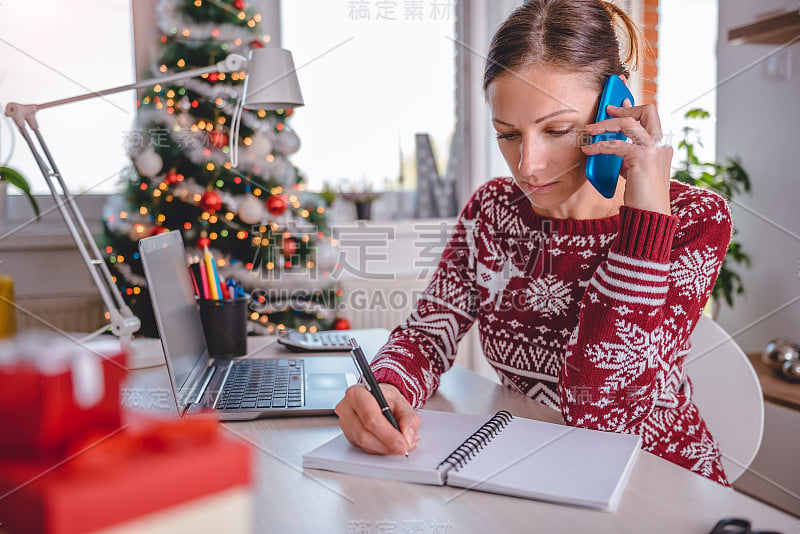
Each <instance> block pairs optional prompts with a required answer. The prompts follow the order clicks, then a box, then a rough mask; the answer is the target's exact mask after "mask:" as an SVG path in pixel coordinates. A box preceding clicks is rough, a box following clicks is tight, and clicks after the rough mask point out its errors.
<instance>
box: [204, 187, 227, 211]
mask: <svg viewBox="0 0 800 534" xmlns="http://www.w3.org/2000/svg"><path fill="white" fill-rule="evenodd" d="M200 207H201V208H203V211H211V212H214V211H219V210H221V209H222V196H221V195H220V194H219V193H217V192H216V191H213V190H211V191H206V192H205V193H203V196H202V197H200Z"/></svg>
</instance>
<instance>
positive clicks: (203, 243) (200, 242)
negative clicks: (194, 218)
mask: <svg viewBox="0 0 800 534" xmlns="http://www.w3.org/2000/svg"><path fill="white" fill-rule="evenodd" d="M210 244H211V240H210V239H209V238H208V236H203V237H198V238H197V248H200V249H203V248H206V247H207V246H209V245H210Z"/></svg>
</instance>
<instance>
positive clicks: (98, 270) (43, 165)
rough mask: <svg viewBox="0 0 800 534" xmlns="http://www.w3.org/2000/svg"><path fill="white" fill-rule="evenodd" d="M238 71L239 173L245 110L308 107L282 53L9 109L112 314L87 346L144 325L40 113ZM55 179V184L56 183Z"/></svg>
mask: <svg viewBox="0 0 800 534" xmlns="http://www.w3.org/2000/svg"><path fill="white" fill-rule="evenodd" d="M238 71H246V73H247V76H246V78H245V82H244V88H243V89H242V97H241V98H239V99H238V101H237V103H236V110H235V112H234V115H233V128H232V132H231V133H232V135H231V136H230V144H231V162H232V164H233V166H234V167H235V166H236V163H237V161H236V159H237V155H236V154H237V150H236V148H237V147H238V137H239V136H238V133H239V122H240V120H241V116H242V110H243V109H244V108H247V109H265V110H274V109H286V108H295V107H298V106H302V105H303V104H304V102H303V96H302V94H301V92H300V85H299V83H298V81H297V74H296V72H295V68H294V61H293V59H292V54H291V52H290V51H288V50H284V49H281V48H258V49H255V50H252V51H251V52H250V57H249V58H245V57H244V56H241V55H238V54H230V55H228V57H226V58H225V59H224V60H222V61H220V62H218V63H216V64H214V65H210V66H208V67H203V68H198V69H191V70H187V71H183V72H178V73H175V74H171V75H168V76H163V77H159V78H151V79H149V80H143V81H140V82H136V83H131V84H128V85H122V86H119V87H113V88H111V89H104V90H102V91H95V92H92V93H87V94H84V95H79V96H73V97H70V98H63V99H61V100H54V101H52V102H46V103H44V104H18V103H16V102H11V103H9V104H8V105H6V110H5V114H6V116H8V117H10V118H11V119H13V121H14V123H15V124H16V125H17V128H18V129H19V131H20V133H21V134H22V137H23V139H25V142H26V143H27V144H28V148H30V151H31V153H32V154H33V157H34V159H35V160H36V164H37V165H38V167H39V170H40V171H41V172H42V176H43V177H44V180H45V182H47V186H48V188H49V189H50V194H51V195H52V197H53V199H54V200H55V203H56V206H57V207H58V210H59V211H60V212H61V215H62V217H63V218H64V222H66V223H67V228H68V229H69V233H70V235H71V236H72V238H73V240H74V241H75V244H76V245H77V246H78V250H79V251H80V254H81V257H82V258H83V261H84V263H85V264H86V266H87V267H88V269H89V272H90V274H91V275H92V279H93V281H94V284H95V285H96V286H97V288H98V289H99V290H100V295H101V297H102V298H103V303H104V304H105V306H106V309H108V314H109V322H110V325H104V326H103V327H102V328H100V329H99V330H97V331H96V332H94V333H92V334H90V335H89V336H87V338H86V339H87V340H88V339H91V338H93V337H95V336H97V335H99V334H101V333H102V332H104V331H105V330H106V329H107V328H108V327H109V326H110V327H111V332H112V333H113V334H114V335H116V336H117V337H119V338H120V340H121V341H123V342H125V341H126V340H130V339H131V338H132V336H133V334H134V333H135V332H136V331H137V330H139V328H140V327H141V321H140V320H139V318H138V317H136V316H135V315H134V314H133V312H131V309H130V308H129V307H128V305H127V304H126V303H125V301H124V299H123V298H122V295H121V294H120V292H119V291H118V290H117V287H116V285H115V284H114V281H113V279H112V277H111V272H110V271H109V269H108V266H107V265H106V263H105V261H104V260H103V258H102V256H101V254H100V250H99V248H98V247H97V243H95V241H94V239H93V237H92V234H91V232H90V231H89V227H88V226H87V224H86V220H85V219H84V218H83V215H82V214H81V212H80V210H78V206H77V204H76V202H75V199H74V198H73V196H72V194H70V192H69V189H68V188H67V184H66V182H65V181H64V178H63V177H62V176H61V173H60V172H59V170H58V166H57V165H56V162H55V161H54V159H53V156H52V154H51V153H50V150H49V149H48V147H47V144H46V143H45V141H44V138H43V136H42V134H41V132H40V131H39V125H38V124H37V121H36V112H37V111H38V110H40V109H45V108H52V107H56V106H61V105H63V104H70V103H72V102H78V101H81V100H88V99H90V98H96V97H101V96H105V95H110V94H114V93H119V92H122V91H127V90H129V89H141V88H144V87H149V86H151V85H155V84H159V83H170V82H176V81H179V80H184V79H188V78H194V77H197V76H201V75H203V74H209V73H212V72H219V73H223V72H224V73H228V72H238ZM29 129H30V130H31V131H32V132H33V133H34V135H35V137H36V140H37V141H38V145H39V146H38V147H37V145H36V144H35V143H34V140H33V138H32V137H31V135H30V133H29V131H28V130H29ZM43 155H44V157H43ZM54 179H55V183H54V181H53V180H54Z"/></svg>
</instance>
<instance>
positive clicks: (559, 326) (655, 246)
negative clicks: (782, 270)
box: [373, 178, 732, 485]
mask: <svg viewBox="0 0 800 534" xmlns="http://www.w3.org/2000/svg"><path fill="white" fill-rule="evenodd" d="M670 198H671V208H672V215H671V216H667V215H664V214H660V213H655V212H649V211H644V210H638V209H634V208H629V207H627V206H623V207H622V208H621V209H620V212H619V214H618V215H615V216H613V217H608V218H604V219H592V220H571V219H551V218H546V217H541V216H539V215H537V214H536V213H534V211H533V209H532V207H531V205H530V202H529V201H528V199H527V198H526V197H525V195H524V194H523V193H522V191H521V190H520V189H519V188H518V187H517V186H516V185H515V184H514V182H513V180H512V179H511V178H497V179H494V180H491V181H489V182H487V183H486V184H484V185H483V186H482V187H481V188H479V189H478V190H477V191H476V192H475V193H474V194H473V196H472V198H471V199H470V201H469V202H468V203H467V205H466V206H465V207H464V209H463V210H462V212H461V215H460V216H459V219H458V222H457V224H456V227H455V230H454V232H453V234H452V236H451V238H450V240H449V242H448V244H447V246H446V248H445V250H444V252H443V254H442V259H441V261H440V263H439V266H438V267H437V270H436V271H435V273H434V274H433V276H432V278H431V280H430V282H429V283H428V286H427V288H426V289H425V291H424V292H423V293H422V295H421V296H420V299H419V301H418V302H417V306H416V309H415V310H414V312H413V313H411V315H410V316H409V318H408V319H407V320H406V321H405V322H404V323H403V324H401V325H400V326H398V327H397V328H396V329H395V330H394V331H393V332H392V335H391V337H390V339H389V341H388V343H387V344H386V345H385V346H384V347H383V348H382V349H381V351H380V353H379V355H378V358H377V359H376V360H375V361H374V362H373V369H374V371H375V375H376V377H377V378H378V380H379V381H381V382H385V383H390V384H393V385H395V386H397V387H398V388H399V389H400V390H401V391H402V392H403V394H404V395H405V396H406V398H408V400H409V401H410V402H411V404H412V405H413V406H414V407H420V406H422V405H423V404H424V402H425V401H426V400H427V399H428V397H430V396H431V395H432V394H433V393H434V392H435V391H436V388H437V387H438V385H439V379H440V376H441V374H442V373H444V372H445V371H447V370H448V369H449V368H450V366H451V365H452V364H453V361H454V359H455V356H456V351H457V348H458V342H459V341H460V340H461V339H462V338H463V337H464V335H465V334H466V332H467V331H468V330H469V328H470V327H471V326H472V325H473V323H475V322H476V321H477V325H478V329H479V334H480V340H481V346H482V348H483V352H484V355H485V356H486V358H487V360H488V361H489V363H490V364H491V365H492V367H493V368H494V369H495V371H496V372H497V373H498V375H499V377H500V379H501V381H502V383H503V384H505V385H507V386H509V387H511V388H513V389H515V390H517V391H519V392H520V393H522V394H525V395H527V396H528V397H530V398H533V399H535V400H537V401H539V402H541V403H543V404H545V405H547V406H550V407H552V408H555V409H559V410H560V411H561V414H562V416H563V418H564V420H565V422H566V423H567V424H569V425H574V426H581V427H586V428H594V429H598V430H606V431H613V432H628V433H634V434H638V435H640V436H641V437H642V440H643V447H644V449H645V450H648V451H650V452H652V453H654V454H657V455H658V456H661V457H663V458H665V459H667V460H669V461H672V462H674V463H676V464H678V465H681V466H683V467H686V468H687V469H690V470H692V471H694V472H696V473H698V474H700V475H702V476H705V477H708V478H710V479H712V480H715V481H717V482H719V483H720V484H723V485H728V482H727V479H726V478H725V473H724V470H723V468H722V463H721V461H720V451H719V446H718V445H717V443H716V442H715V440H714V438H713V437H712V436H711V434H710V433H709V431H708V429H707V427H706V425H705V423H704V421H703V419H702V417H701V415H700V413H699V412H698V410H697V407H696V406H695V405H694V404H693V403H692V400H691V382H690V380H689V379H688V377H687V375H686V368H685V359H686V355H687V354H688V351H689V335H690V334H691V332H692V330H693V329H694V326H695V324H696V323H697V320H698V318H699V317H700V314H701V313H702V308H703V305H704V304H705V302H706V300H707V299H708V296H709V294H710V292H711V289H712V287H713V285H714V282H715V280H716V277H717V274H718V272H719V268H720V266H721V264H722V260H723V258H724V256H725V252H726V251H727V247H728V243H729V241H730V236H731V227H732V223H731V218H730V212H729V210H728V206H727V204H726V202H725V201H724V199H722V198H721V197H720V196H718V195H716V194H714V193H711V192H708V191H705V190H702V189H698V188H695V187H691V186H688V185H686V184H682V183H679V182H671V184H670Z"/></svg>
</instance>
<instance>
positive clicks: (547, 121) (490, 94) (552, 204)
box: [486, 66, 622, 218]
mask: <svg viewBox="0 0 800 534" xmlns="http://www.w3.org/2000/svg"><path fill="white" fill-rule="evenodd" d="M599 96H600V91H599V90H597V89H592V88H591V85H590V84H589V82H588V80H587V78H586V76H585V75H584V74H582V73H568V72H565V71H560V70H554V69H551V68H548V67H541V66H538V67H527V68H522V69H519V70H517V71H514V72H513V73H512V72H507V73H505V74H502V75H500V76H498V77H497V78H495V79H494V80H493V81H492V83H491V84H490V85H489V87H488V88H487V91H486V97H487V100H488V103H489V107H490V110H491V114H492V124H493V125H494V128H495V130H496V131H497V139H498V141H497V142H498V145H499V146H500V151H501V152H502V153H503V157H504V158H505V160H506V163H508V167H509V169H510V170H511V173H512V175H513V176H514V180H516V182H517V185H519V187H520V188H521V189H522V191H523V192H524V193H525V194H526V196H527V197H528V198H529V199H530V201H531V203H532V204H533V207H534V211H536V212H537V213H539V214H541V215H547V216H551V217H560V218H567V217H569V218H594V217H599V216H604V215H606V214H608V211H609V204H608V203H607V202H604V200H605V199H603V197H602V196H601V195H600V194H599V193H597V192H596V191H595V190H594V188H593V187H592V185H591V184H590V183H589V182H588V180H587V179H586V175H585V174H584V168H585V165H586V156H585V155H584V154H583V152H581V149H580V145H581V143H582V142H584V143H585V141H582V137H585V135H584V134H583V129H584V126H585V125H586V124H587V123H591V122H594V117H595V114H596V113H597V109H596V108H597V100H598V98H599ZM620 182H622V180H620Z"/></svg>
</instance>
